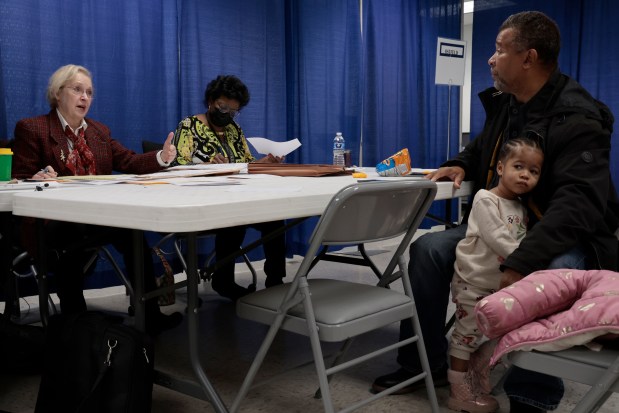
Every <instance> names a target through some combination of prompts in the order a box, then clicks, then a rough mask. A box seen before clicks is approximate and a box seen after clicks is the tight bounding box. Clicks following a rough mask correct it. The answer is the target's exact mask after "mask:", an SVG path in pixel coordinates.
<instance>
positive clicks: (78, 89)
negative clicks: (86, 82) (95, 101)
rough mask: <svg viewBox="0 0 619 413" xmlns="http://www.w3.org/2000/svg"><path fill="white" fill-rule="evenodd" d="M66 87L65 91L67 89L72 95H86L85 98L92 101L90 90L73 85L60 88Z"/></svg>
mask: <svg viewBox="0 0 619 413" xmlns="http://www.w3.org/2000/svg"><path fill="white" fill-rule="evenodd" d="M64 87H66V88H67V89H69V90H70V91H71V93H73V94H74V95H76V96H82V95H83V94H86V97H87V98H88V99H92V97H93V95H94V93H93V91H92V89H84V88H83V87H82V86H80V85H75V86H62V87H61V89H62V88H64Z"/></svg>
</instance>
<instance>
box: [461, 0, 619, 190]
mask: <svg viewBox="0 0 619 413" xmlns="http://www.w3.org/2000/svg"><path fill="white" fill-rule="evenodd" d="M525 10H539V11H541V12H544V13H546V14H547V15H548V16H550V17H551V18H552V19H553V20H555V21H556V22H557V24H558V25H559V29H560V30H561V53H560V54H559V68H560V69H561V71H562V72H563V73H565V74H567V75H569V76H571V77H573V78H574V79H576V80H577V81H578V82H580V84H582V85H583V86H584V87H585V88H586V89H587V90H588V91H589V92H590V93H591V94H592V95H593V97H595V98H597V99H599V100H601V101H602V102H604V103H605V104H607V105H608V106H609V108H610V109H611V111H612V112H613V114H614V115H615V117H617V116H618V115H619V93H617V91H619V76H618V75H617V71H616V70H614V69H612V68H613V67H614V66H615V65H614V64H615V63H619V56H617V54H616V53H613V52H611V50H614V47H615V45H616V44H618V43H619V26H618V25H617V24H616V22H615V17H616V16H617V15H619V3H618V2H616V1H612V0H600V1H594V2H592V1H586V0H553V1H544V2H539V1H534V0H519V1H517V2H495V1H493V0H476V1H475V10H474V19H473V60H472V65H473V68H472V79H471V90H472V91H473V93H472V97H471V136H475V135H476V134H477V133H479V132H480V131H481V130H482V128H483V122H484V119H485V113H484V111H483V108H482V106H481V103H480V102H479V100H478V99H477V93H479V92H481V91H482V90H484V89H486V88H487V87H490V86H492V79H491V77H490V69H489V66H488V59H489V58H490V56H491V55H492V54H493V53H494V41H495V39H496V35H497V34H498V28H499V26H500V25H501V23H502V22H503V21H504V20H505V19H506V18H507V17H508V16H509V15H510V14H513V13H517V12H520V11H525ZM617 133H618V132H617V124H615V131H614V133H613V136H612V138H611V139H612V143H613V147H612V149H611V159H610V169H611V176H612V178H613V182H614V183H615V186H617V183H618V182H619V145H618V144H617Z"/></svg>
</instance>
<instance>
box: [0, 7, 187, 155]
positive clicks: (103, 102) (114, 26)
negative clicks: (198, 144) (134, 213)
mask: <svg viewBox="0 0 619 413" xmlns="http://www.w3.org/2000/svg"><path fill="white" fill-rule="evenodd" d="M1 8H2V11H1V13H0V59H1V69H0V89H1V90H2V91H3V99H2V105H3V106H2V107H0V110H1V112H2V114H3V115H2V118H1V119H0V120H2V121H3V122H2V124H0V137H2V138H6V137H12V136H13V129H14V127H15V123H16V122H17V121H18V120H19V119H21V118H24V117H29V116H35V115H39V114H43V113H47V112H48V111H49V106H48V104H47V101H46V100H45V90H46V87H47V81H48V79H49V77H50V75H51V74H52V73H53V72H54V71H55V70H56V69H57V68H58V67H60V66H62V65H64V64H68V63H74V64H80V65H83V66H85V67H87V68H88V69H89V70H90V71H91V72H92V74H93V83H94V87H95V99H94V100H93V103H92V107H91V110H90V112H89V116H90V117H92V118H94V119H97V120H99V121H101V122H103V123H105V124H107V125H108V126H109V127H110V128H111V130H112V136H113V137H115V138H116V139H118V140H120V141H121V142H123V144H124V145H125V146H127V147H129V148H131V149H135V150H139V148H140V142H141V140H142V139H145V138H146V139H153V138H156V139H161V140H163V139H164V138H165V131H167V130H168V129H169V128H170V125H173V124H174V122H175V121H176V120H177V118H178V112H179V111H178V98H177V96H178V80H177V79H178V69H177V67H178V64H177V60H178V59H177V57H176V56H177V48H176V32H177V21H176V5H175V3H173V2H170V1H167V0H152V1H140V2H135V1H124V0H107V1H104V2H102V1H62V2H59V1H55V0H40V1H33V0H23V1H19V2H8V1H3V2H2V6H1Z"/></svg>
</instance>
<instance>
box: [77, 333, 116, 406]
mask: <svg viewBox="0 0 619 413" xmlns="http://www.w3.org/2000/svg"><path fill="white" fill-rule="evenodd" d="M112 341H113V343H112ZM117 345H118V340H115V339H109V338H108V340H107V355H106V356H105V360H104V361H103V368H101V370H100V371H99V375H98V376H97V379H96V380H95V382H94V383H93V385H92V387H91V388H90V392H89V393H88V395H86V397H84V399H83V400H82V402H81V403H80V404H79V406H78V407H77V411H78V412H79V411H81V409H82V407H83V406H84V404H85V403H86V402H87V401H88V400H89V399H90V397H91V396H92V395H93V394H94V393H95V391H96V390H97V387H99V385H100V384H101V381H102V380H103V377H105V373H107V371H108V369H109V367H110V366H111V365H112V352H113V351H114V348H116V346H117Z"/></svg>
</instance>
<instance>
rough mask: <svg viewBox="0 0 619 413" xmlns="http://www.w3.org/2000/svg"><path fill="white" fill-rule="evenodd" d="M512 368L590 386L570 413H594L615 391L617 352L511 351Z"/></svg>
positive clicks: (618, 366) (574, 349)
mask: <svg viewBox="0 0 619 413" xmlns="http://www.w3.org/2000/svg"><path fill="white" fill-rule="evenodd" d="M507 357H508V359H509V360H510V361H511V362H512V364H513V365H515V366H518V367H521V368H523V369H527V370H532V371H537V372H539V373H544V374H548V375H552V376H556V377H560V378H562V379H566V380H570V381H575V382H578V383H583V384H586V385H589V386H591V389H590V390H589V391H588V392H587V393H586V394H585V395H584V396H583V398H582V399H581V400H580V401H579V402H578V404H577V405H576V407H574V410H572V413H593V412H596V411H597V410H598V409H599V408H600V407H601V406H602V405H603V404H604V402H605V401H606V399H608V398H609V397H610V395H611V394H612V393H613V392H619V350H617V349H609V348H603V349H602V350H601V351H592V350H589V349H588V348H586V347H583V346H577V347H572V348H570V349H567V350H561V351H553V352H540V351H535V350H533V351H514V352H512V353H509V354H508V356H507Z"/></svg>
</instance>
